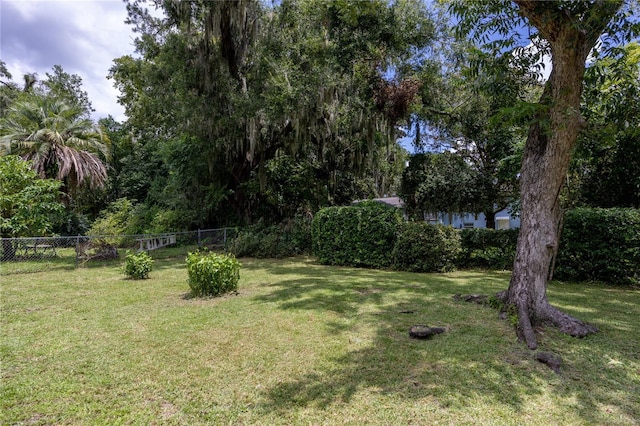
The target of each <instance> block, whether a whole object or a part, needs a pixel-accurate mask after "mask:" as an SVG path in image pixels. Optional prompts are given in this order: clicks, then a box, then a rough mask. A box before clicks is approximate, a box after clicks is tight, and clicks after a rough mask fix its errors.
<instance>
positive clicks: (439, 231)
mask: <svg viewBox="0 0 640 426" xmlns="http://www.w3.org/2000/svg"><path fill="white" fill-rule="evenodd" d="M460 251H461V248H460V233H459V231H458V230H456V229H453V228H452V227H450V226H443V225H431V224H428V223H424V222H408V223H404V224H403V225H402V226H401V227H400V232H399V233H398V239H397V241H396V244H395V247H394V249H393V262H394V263H393V266H394V269H397V270H400V271H412V272H447V271H452V270H454V269H455V260H456V259H457V257H458V255H459V253H460Z"/></svg>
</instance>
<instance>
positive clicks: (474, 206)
mask: <svg viewBox="0 0 640 426" xmlns="http://www.w3.org/2000/svg"><path fill="white" fill-rule="evenodd" d="M479 183H480V180H479V176H478V174H477V173H476V171H475V170H473V169H472V168H471V167H470V166H469V165H468V164H467V163H465V161H464V159H463V158H462V157H460V156H457V155H455V154H452V153H450V152H443V153H439V154H435V153H428V154H416V155H414V156H412V157H411V159H410V160H409V167H407V168H406V169H405V171H404V173H403V175H402V186H401V189H400V196H401V197H402V199H403V200H405V202H406V204H407V209H408V210H409V211H410V213H411V214H412V216H414V217H415V216H420V215H421V213H422V211H427V212H440V211H444V212H463V211H478V207H481V206H480V205H479V197H480V192H481V188H480V186H479Z"/></svg>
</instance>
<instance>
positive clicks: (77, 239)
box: [76, 235, 80, 268]
mask: <svg viewBox="0 0 640 426" xmlns="http://www.w3.org/2000/svg"><path fill="white" fill-rule="evenodd" d="M79 252H80V235H78V236H76V268H77V267H78V260H79V259H78V253H79Z"/></svg>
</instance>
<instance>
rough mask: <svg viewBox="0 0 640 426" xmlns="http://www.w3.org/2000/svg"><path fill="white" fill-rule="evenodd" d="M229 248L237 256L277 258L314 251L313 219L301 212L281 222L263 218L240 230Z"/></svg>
mask: <svg viewBox="0 0 640 426" xmlns="http://www.w3.org/2000/svg"><path fill="white" fill-rule="evenodd" d="M228 251H229V252H230V253H233V254H234V255H235V256H237V257H258V258H276V259H279V258H283V257H290V256H296V255H301V254H311V222H310V221H309V220H308V219H306V218H304V217H300V216H298V217H295V218H293V219H291V220H288V221H286V222H283V223H280V224H278V225H269V226H267V225H264V224H263V223H262V222H259V223H257V224H255V225H252V226H250V227H248V228H246V229H244V230H242V231H240V232H239V233H238V235H237V236H236V238H234V239H233V241H232V242H231V243H230V244H229V247H228Z"/></svg>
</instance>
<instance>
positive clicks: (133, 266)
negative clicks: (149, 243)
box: [124, 251, 153, 280]
mask: <svg viewBox="0 0 640 426" xmlns="http://www.w3.org/2000/svg"><path fill="white" fill-rule="evenodd" d="M152 266H153V259H152V258H151V256H149V254H148V253H147V252H145V251H141V252H140V253H129V252H127V255H126V256H125V258H124V273H125V275H126V276H128V277H129V278H133V279H134V280H143V279H146V278H149V272H151V268H152Z"/></svg>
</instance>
